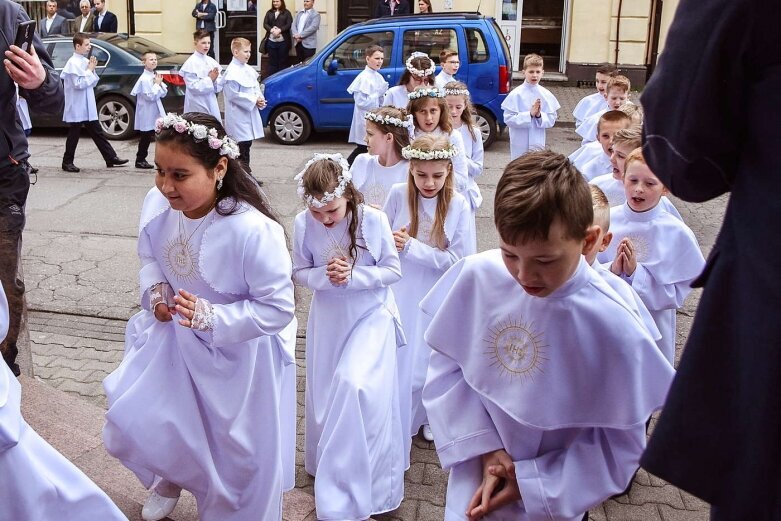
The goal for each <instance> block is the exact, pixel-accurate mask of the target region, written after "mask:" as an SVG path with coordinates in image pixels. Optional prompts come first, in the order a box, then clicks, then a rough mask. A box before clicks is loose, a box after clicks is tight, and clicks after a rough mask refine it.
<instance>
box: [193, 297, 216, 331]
mask: <svg viewBox="0 0 781 521" xmlns="http://www.w3.org/2000/svg"><path fill="white" fill-rule="evenodd" d="M190 328H192V329H195V330H196V331H204V332H206V331H213V330H214V307H213V306H212V304H211V302H209V301H208V300H206V299H205V298H198V299H197V300H196V301H195V312H194V313H193V318H192V320H191V321H190Z"/></svg>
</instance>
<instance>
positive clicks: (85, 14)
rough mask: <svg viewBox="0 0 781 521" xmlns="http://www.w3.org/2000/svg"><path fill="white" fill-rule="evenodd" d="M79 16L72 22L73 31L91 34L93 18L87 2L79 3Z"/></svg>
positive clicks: (85, 0) (83, 0) (84, 0)
mask: <svg viewBox="0 0 781 521" xmlns="http://www.w3.org/2000/svg"><path fill="white" fill-rule="evenodd" d="M79 9H81V15H79V16H77V17H76V20H74V22H73V31H74V32H76V33H91V32H93V31H94V24H95V17H94V16H93V14H92V6H91V5H90V1H89V0H81V2H79Z"/></svg>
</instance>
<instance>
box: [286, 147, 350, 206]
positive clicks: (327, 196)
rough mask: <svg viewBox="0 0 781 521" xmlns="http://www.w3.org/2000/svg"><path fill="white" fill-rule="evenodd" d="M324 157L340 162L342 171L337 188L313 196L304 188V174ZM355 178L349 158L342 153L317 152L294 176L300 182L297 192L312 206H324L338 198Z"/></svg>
mask: <svg viewBox="0 0 781 521" xmlns="http://www.w3.org/2000/svg"><path fill="white" fill-rule="evenodd" d="M324 159H327V160H329V161H333V162H334V163H336V164H338V165H339V166H340V167H341V168H342V172H341V173H340V174H339V177H338V179H337V185H336V188H334V191H333V192H325V193H324V194H323V197H321V198H319V199H318V198H317V197H313V196H312V195H311V194H308V193H306V190H304V174H305V173H306V171H307V169H308V168H309V167H310V166H311V165H312V164H313V163H316V162H317V161H322V160H324ZM352 178H353V175H352V174H351V173H350V165H349V164H347V160H346V159H345V158H344V157H342V154H321V153H315V155H314V156H313V157H312V159H310V160H309V161H307V162H306V164H305V165H304V169H303V170H301V171H300V172H299V173H297V174H296V176H295V177H294V178H293V179H294V180H295V181H297V182H298V188H297V189H296V192H297V193H298V197H300V198H301V199H302V200H303V201H304V202H305V203H306V205H307V206H312V207H314V208H322V207H323V206H326V205H327V204H328V203H330V202H331V201H333V200H335V199H338V198H340V197H342V196H343V195H344V190H345V189H346V188H347V183H349V182H350V181H351V180H352Z"/></svg>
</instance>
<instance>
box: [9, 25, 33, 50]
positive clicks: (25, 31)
mask: <svg viewBox="0 0 781 521" xmlns="http://www.w3.org/2000/svg"><path fill="white" fill-rule="evenodd" d="M33 36H35V20H27V21H26V22H22V23H20V24H19V27H17V28H16V40H14V45H16V46H17V47H19V48H20V49H22V50H23V51H26V52H28V53H29V54H32V53H33V51H32V50H31V47H32V46H33Z"/></svg>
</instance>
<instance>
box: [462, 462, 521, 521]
mask: <svg viewBox="0 0 781 521" xmlns="http://www.w3.org/2000/svg"><path fill="white" fill-rule="evenodd" d="M480 458H481V463H482V466H483V482H482V483H481V484H480V486H479V487H478V488H477V491H475V494H474V496H472V499H471V500H470V501H469V505H468V506H467V507H466V512H465V514H466V517H467V519H469V521H477V520H478V519H482V518H483V517H484V516H486V515H488V514H489V513H491V512H493V511H494V510H497V509H499V508H501V507H503V506H505V505H509V504H510V503H514V502H516V501H519V500H520V499H521V490H520V488H519V487H518V481H517V479H516V477H515V463H513V460H512V458H511V457H510V455H509V454H507V451H505V450H504V449H499V450H495V451H493V452H488V453H486V454H483V455H482V456H481V457H480Z"/></svg>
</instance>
